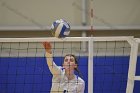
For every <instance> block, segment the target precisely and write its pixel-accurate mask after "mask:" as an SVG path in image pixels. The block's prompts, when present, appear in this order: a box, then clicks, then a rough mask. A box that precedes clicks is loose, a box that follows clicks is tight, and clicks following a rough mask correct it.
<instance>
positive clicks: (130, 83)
mask: <svg viewBox="0 0 140 93" xmlns="http://www.w3.org/2000/svg"><path fill="white" fill-rule="evenodd" d="M128 42H129V44H130V46H131V51H130V60H129V69H128V80H127V87H126V93H133V89H134V80H135V72H136V64H137V54H138V43H137V42H136V41H135V40H134V38H133V39H132V40H131V41H128ZM130 42H131V43H130Z"/></svg>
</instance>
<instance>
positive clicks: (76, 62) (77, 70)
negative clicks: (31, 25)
mask: <svg viewBox="0 0 140 93" xmlns="http://www.w3.org/2000/svg"><path fill="white" fill-rule="evenodd" d="M66 56H72V57H74V60H75V64H77V68H74V70H75V71H76V72H77V73H78V75H79V76H80V77H82V78H83V75H82V73H81V72H80V70H79V68H78V61H77V58H76V56H75V55H73V54H67V55H65V57H66ZM65 57H64V58H65Z"/></svg>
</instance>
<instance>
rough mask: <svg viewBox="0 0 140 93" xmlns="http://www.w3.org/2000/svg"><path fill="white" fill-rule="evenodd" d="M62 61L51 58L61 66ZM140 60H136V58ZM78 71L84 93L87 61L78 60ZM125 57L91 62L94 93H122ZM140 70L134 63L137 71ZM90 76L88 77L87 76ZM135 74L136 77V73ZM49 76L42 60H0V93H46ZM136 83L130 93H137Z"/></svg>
mask: <svg viewBox="0 0 140 93" xmlns="http://www.w3.org/2000/svg"><path fill="white" fill-rule="evenodd" d="M62 60H63V58H62V57H56V58H54V61H55V62H56V64H57V65H62ZM138 60H140V57H139V58H138ZM78 61H79V69H80V71H81V72H82V76H83V77H82V78H83V79H84V80H85V83H86V86H85V92H84V93H90V92H88V90H87V89H88V77H87V76H88V74H87V73H88V68H87V61H88V59H87V57H80V58H79V59H78ZM128 66H129V57H128V56H119V57H113V56H112V57H111V56H110V57H95V58H94V92H95V93H125V91H126V84H127V75H128ZM138 66H140V62H139V61H138V65H137V67H138ZM91 74H92V73H91ZM137 74H139V75H140V73H139V71H138V70H137ZM51 78H52V75H51V73H50V71H49V69H48V66H47V64H46V60H45V58H42V57H36V58H33V57H30V58H29V57H20V58H16V57H15V58H8V57H5V58H2V57H1V58H0V93H50V92H49V90H50V88H51ZM139 85H140V82H137V81H136V83H135V87H134V92H133V93H139V92H138V91H139V87H138V86H139Z"/></svg>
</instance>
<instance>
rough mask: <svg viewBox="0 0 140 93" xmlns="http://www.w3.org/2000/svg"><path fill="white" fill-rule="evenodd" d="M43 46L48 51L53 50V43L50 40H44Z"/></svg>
mask: <svg viewBox="0 0 140 93" xmlns="http://www.w3.org/2000/svg"><path fill="white" fill-rule="evenodd" d="M43 46H44V48H45V50H46V52H48V53H52V51H51V49H52V46H51V43H50V42H43Z"/></svg>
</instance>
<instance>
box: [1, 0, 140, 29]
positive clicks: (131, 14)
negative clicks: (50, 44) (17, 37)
mask: <svg viewBox="0 0 140 93" xmlns="http://www.w3.org/2000/svg"><path fill="white" fill-rule="evenodd" d="M85 2H86V4H85V5H86V10H85V11H86V20H87V22H86V23H87V25H90V13H89V11H90V0H86V1H85ZM139 3H140V1H139V0H105V1H103V0H94V1H93V10H94V22H93V23H94V25H99V26H107V27H108V26H109V24H110V25H112V26H116V25H121V26H123V25H130V26H133V25H139V24H140V18H139V17H140V12H139V10H140V6H139ZM83 11H84V10H83V8H82V0H59V1H57V0H24V1H23V0H2V1H0V14H1V15H0V19H1V21H0V25H1V26H2V25H6V26H8V25H15V26H18V25H29V26H30V25H33V26H37V25H47V26H50V25H51V23H52V21H54V20H56V19H60V18H64V19H66V20H67V21H69V22H70V23H71V25H75V26H76V25H82V12H83Z"/></svg>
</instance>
